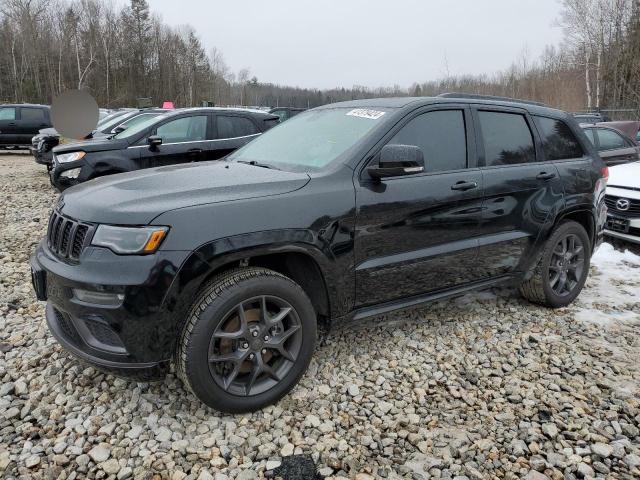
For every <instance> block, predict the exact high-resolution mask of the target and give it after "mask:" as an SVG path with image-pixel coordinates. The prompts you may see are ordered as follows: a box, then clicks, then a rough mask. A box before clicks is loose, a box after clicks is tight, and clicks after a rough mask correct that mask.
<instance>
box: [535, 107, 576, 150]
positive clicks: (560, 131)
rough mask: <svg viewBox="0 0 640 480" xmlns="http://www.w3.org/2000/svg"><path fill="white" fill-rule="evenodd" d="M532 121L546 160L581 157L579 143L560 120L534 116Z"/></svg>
mask: <svg viewBox="0 0 640 480" xmlns="http://www.w3.org/2000/svg"><path fill="white" fill-rule="evenodd" d="M534 121H535V122H536V126H537V127H538V133H540V138H541V140H542V149H543V150H544V153H545V156H546V157H547V160H566V159H569V158H580V157H582V156H583V154H584V152H583V151H582V147H581V146H580V142H579V141H578V139H577V138H576V136H575V135H574V134H573V132H572V131H571V129H570V128H569V126H568V125H567V124H566V123H564V122H563V121H562V120H557V119H554V118H548V117H539V116H534Z"/></svg>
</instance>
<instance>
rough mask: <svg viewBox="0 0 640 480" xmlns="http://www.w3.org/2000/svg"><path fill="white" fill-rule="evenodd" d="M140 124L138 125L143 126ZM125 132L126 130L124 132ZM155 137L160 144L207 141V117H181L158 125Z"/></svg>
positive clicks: (142, 123)
mask: <svg viewBox="0 0 640 480" xmlns="http://www.w3.org/2000/svg"><path fill="white" fill-rule="evenodd" d="M144 124H145V122H141V123H140V125H144ZM125 131H126V130H125ZM156 135H158V136H160V137H162V143H177V142H195V141H198V140H206V139H207V116H206V115H197V116H193V117H183V118H178V119H176V120H171V121H170V122H167V123H165V124H164V125H160V126H159V127H158V128H157V130H156Z"/></svg>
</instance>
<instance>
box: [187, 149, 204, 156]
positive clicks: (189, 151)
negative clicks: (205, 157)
mask: <svg viewBox="0 0 640 480" xmlns="http://www.w3.org/2000/svg"><path fill="white" fill-rule="evenodd" d="M187 153H188V154H189V155H198V154H200V153H202V149H201V148H192V149H191V150H188V151H187Z"/></svg>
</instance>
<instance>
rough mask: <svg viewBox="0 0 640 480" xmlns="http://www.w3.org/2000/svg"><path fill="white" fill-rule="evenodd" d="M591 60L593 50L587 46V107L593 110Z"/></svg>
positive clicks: (585, 54)
mask: <svg viewBox="0 0 640 480" xmlns="http://www.w3.org/2000/svg"><path fill="white" fill-rule="evenodd" d="M590 60H591V52H589V49H588V48H587V47H585V50H584V81H585V88H586V89H587V109H589V110H591V105H592V103H591V76H590V73H591V72H590V71H589V67H590V63H589V62H590Z"/></svg>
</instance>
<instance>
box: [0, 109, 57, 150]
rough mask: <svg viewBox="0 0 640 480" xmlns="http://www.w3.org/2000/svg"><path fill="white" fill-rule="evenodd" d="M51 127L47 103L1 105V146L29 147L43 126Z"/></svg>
mask: <svg viewBox="0 0 640 480" xmlns="http://www.w3.org/2000/svg"><path fill="white" fill-rule="evenodd" d="M48 127H51V116H50V111H49V107H48V106H47V105H32V104H28V103H20V104H11V105H9V104H7V105H0V148H29V146H30V145H31V138H32V137H33V136H34V135H36V134H37V133H38V131H39V130H40V129H41V128H48Z"/></svg>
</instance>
